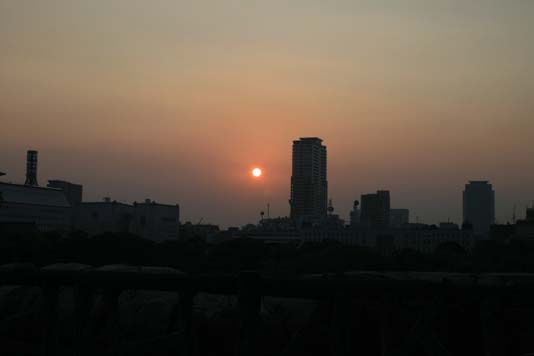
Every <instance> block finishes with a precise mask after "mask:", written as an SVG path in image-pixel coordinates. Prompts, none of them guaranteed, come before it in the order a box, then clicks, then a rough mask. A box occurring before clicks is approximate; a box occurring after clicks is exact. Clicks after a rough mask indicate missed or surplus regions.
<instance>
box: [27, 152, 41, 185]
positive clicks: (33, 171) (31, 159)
mask: <svg viewBox="0 0 534 356" xmlns="http://www.w3.org/2000/svg"><path fill="white" fill-rule="evenodd" d="M24 185H30V186H34V187H36V186H38V185H39V184H37V151H33V150H29V151H28V152H27V154H26V182H25V183H24Z"/></svg>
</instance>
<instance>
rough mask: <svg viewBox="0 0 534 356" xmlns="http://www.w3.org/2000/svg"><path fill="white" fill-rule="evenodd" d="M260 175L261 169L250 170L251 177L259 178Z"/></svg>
mask: <svg viewBox="0 0 534 356" xmlns="http://www.w3.org/2000/svg"><path fill="white" fill-rule="evenodd" d="M261 174H262V171H261V169H259V168H254V169H253V170H252V175H253V176H254V177H259V176H261Z"/></svg>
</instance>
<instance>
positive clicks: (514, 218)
mask: <svg viewBox="0 0 534 356" xmlns="http://www.w3.org/2000/svg"><path fill="white" fill-rule="evenodd" d="M515 212H516V205H515V204H514V211H513V214H512V223H513V224H515V220H516V216H515Z"/></svg>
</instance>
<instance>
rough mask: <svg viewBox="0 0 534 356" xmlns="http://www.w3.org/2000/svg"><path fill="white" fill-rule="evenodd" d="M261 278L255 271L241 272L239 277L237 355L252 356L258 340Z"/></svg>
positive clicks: (254, 353)
mask: <svg viewBox="0 0 534 356" xmlns="http://www.w3.org/2000/svg"><path fill="white" fill-rule="evenodd" d="M261 297H262V291H261V277H260V274H259V273H258V272H256V271H250V272H249V271H246V272H241V274H240V276H239V292H238V300H239V312H240V316H241V330H240V335H239V345H238V355H239V356H254V355H256V354H257V352H256V344H257V339H258V328H259V324H260V309H261Z"/></svg>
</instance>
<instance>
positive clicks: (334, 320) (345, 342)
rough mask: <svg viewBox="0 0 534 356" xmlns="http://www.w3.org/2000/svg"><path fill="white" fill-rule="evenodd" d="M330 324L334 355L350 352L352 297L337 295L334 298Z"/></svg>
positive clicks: (332, 352) (342, 355)
mask: <svg viewBox="0 0 534 356" xmlns="http://www.w3.org/2000/svg"><path fill="white" fill-rule="evenodd" d="M331 310H332V312H331V313H332V314H331V324H330V348H331V354H332V355H334V356H344V355H349V354H350V311H351V299H350V298H349V297H348V296H346V295H337V296H335V297H334V298H333V300H332V308H331Z"/></svg>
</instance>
